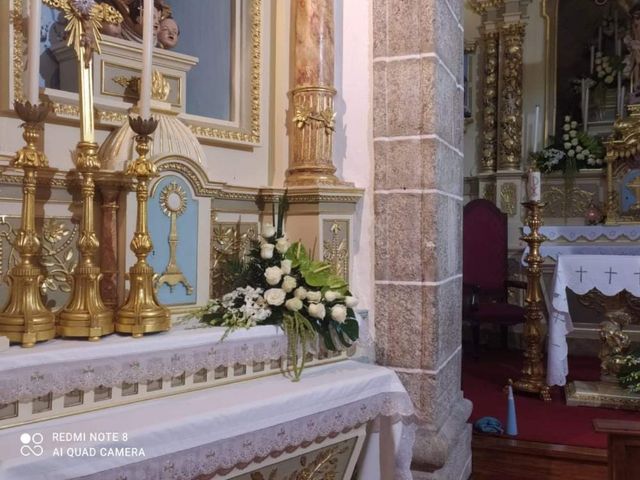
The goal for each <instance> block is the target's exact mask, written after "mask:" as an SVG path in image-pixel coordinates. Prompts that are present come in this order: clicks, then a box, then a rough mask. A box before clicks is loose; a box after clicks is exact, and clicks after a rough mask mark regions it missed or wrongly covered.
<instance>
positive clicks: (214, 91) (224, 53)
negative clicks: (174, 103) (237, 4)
mask: <svg viewBox="0 0 640 480" xmlns="http://www.w3.org/2000/svg"><path fill="white" fill-rule="evenodd" d="M232 1H233V0H189V1H184V0H181V1H176V0H173V1H172V2H171V8H172V9H173V16H174V18H175V19H176V22H178V25H179V26H180V41H179V42H178V46H177V47H176V49H175V50H176V51H177V52H180V53H186V54H188V55H193V56H196V57H198V58H199V59H200V63H198V65H196V66H195V67H194V68H193V69H192V70H191V72H189V74H188V76H187V113H192V114H194V115H202V116H205V117H212V118H220V119H230V111H231V10H232V9H231V2H232Z"/></svg>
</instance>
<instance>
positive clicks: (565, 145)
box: [564, 142, 571, 150]
mask: <svg viewBox="0 0 640 480" xmlns="http://www.w3.org/2000/svg"><path fill="white" fill-rule="evenodd" d="M564 148H565V150H569V149H570V148H571V142H566V143H565V144H564Z"/></svg>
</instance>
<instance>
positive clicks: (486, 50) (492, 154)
mask: <svg viewBox="0 0 640 480" xmlns="http://www.w3.org/2000/svg"><path fill="white" fill-rule="evenodd" d="M499 38H500V36H499V34H498V32H497V31H496V30H495V29H490V28H486V27H485V29H484V31H483V32H482V39H481V42H482V55H483V57H482V58H483V61H484V72H483V73H484V79H483V80H484V81H483V99H482V157H481V160H480V166H479V167H480V168H479V173H493V172H495V170H496V166H497V163H498V162H497V159H498V51H499Z"/></svg>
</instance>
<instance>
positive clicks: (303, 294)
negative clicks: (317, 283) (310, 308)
mask: <svg viewBox="0 0 640 480" xmlns="http://www.w3.org/2000/svg"><path fill="white" fill-rule="evenodd" d="M293 294H294V295H295V297H296V298H299V299H300V300H304V299H305V298H307V289H306V288H304V287H298V288H296V291H295V292H293Z"/></svg>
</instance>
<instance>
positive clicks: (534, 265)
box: [509, 202, 551, 402]
mask: <svg viewBox="0 0 640 480" xmlns="http://www.w3.org/2000/svg"><path fill="white" fill-rule="evenodd" d="M522 205H523V206H524V207H525V208H526V209H527V210H528V211H529V214H528V216H527V225H528V226H529V228H530V231H529V233H528V234H527V235H524V236H523V237H522V238H521V240H523V241H524V242H526V243H527V245H529V254H528V255H527V258H526V261H527V293H526V297H525V310H526V311H525V323H524V332H523V337H524V343H525V351H524V363H523V367H522V377H521V378H520V379H519V380H517V381H515V382H511V381H509V382H510V383H512V385H513V389H514V390H518V391H521V392H526V393H533V394H536V395H540V398H542V400H544V401H546V402H550V401H551V392H550V389H549V386H548V385H547V380H546V375H545V367H544V363H543V360H544V355H543V354H542V343H543V340H544V333H543V327H542V325H543V320H544V315H543V313H542V312H543V310H542V309H543V305H544V297H543V295H542V289H541V287H540V278H541V276H542V263H543V262H544V259H543V258H542V256H541V255H540V245H541V244H542V243H543V242H544V241H545V240H546V239H547V238H546V237H545V236H544V235H542V234H541V233H540V227H541V226H542V209H543V208H544V207H545V204H543V203H540V202H524V203H523V204H522Z"/></svg>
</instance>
